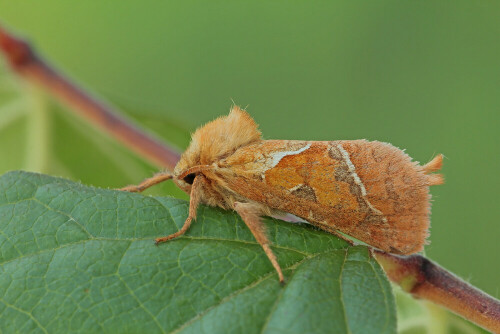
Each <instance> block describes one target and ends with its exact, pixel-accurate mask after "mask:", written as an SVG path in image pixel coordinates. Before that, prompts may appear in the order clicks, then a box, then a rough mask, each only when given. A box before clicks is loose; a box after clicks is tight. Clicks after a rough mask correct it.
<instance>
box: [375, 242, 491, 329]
mask: <svg viewBox="0 0 500 334" xmlns="http://www.w3.org/2000/svg"><path fill="white" fill-rule="evenodd" d="M372 253H373V254H374V255H375V258H376V259H377V261H378V262H379V263H380V265H382V267H383V268H384V270H385V272H386V273H387V276H388V277H389V279H390V280H391V281H393V282H395V283H396V284H398V285H399V286H401V288H402V289H403V290H405V291H406V292H408V293H411V294H412V295H413V296H415V297H418V298H422V299H426V300H430V301H432V302H434V303H436V304H438V305H442V306H444V307H446V308H447V309H449V310H451V311H453V312H454V313H456V314H458V315H460V316H462V317H464V318H466V319H468V320H470V321H472V322H474V323H476V324H477V325H479V326H481V327H483V328H485V329H487V330H489V331H492V332H494V333H500V302H499V301H498V300H497V299H495V298H493V297H491V296H489V295H487V294H486V293H484V292H482V291H481V290H479V289H477V288H475V287H473V286H472V285H470V284H469V283H467V282H465V281H463V280H462V279H460V278H459V277H457V276H455V275H453V274H452V273H450V272H449V271H446V270H445V269H444V268H442V267H440V266H438V265H437V264H435V263H434V262H432V261H430V260H429V259H427V258H425V257H423V256H421V255H411V256H397V255H392V254H387V253H384V252H381V251H378V250H372Z"/></svg>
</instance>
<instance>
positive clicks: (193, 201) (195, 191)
mask: <svg viewBox="0 0 500 334" xmlns="http://www.w3.org/2000/svg"><path fill="white" fill-rule="evenodd" d="M204 181H205V179H204V177H203V176H202V175H197V176H196V177H195V178H194V181H193V185H192V186H191V193H190V199H189V215H188V217H187V219H186V221H185V222H184V225H183V226H182V228H181V229H180V230H179V231H177V232H175V233H173V234H170V235H167V236H166V237H162V238H157V239H156V240H155V242H156V244H157V245H158V244H159V243H162V242H165V241H168V240H170V239H174V238H177V237H178V236H181V235H183V234H184V233H186V231H187V230H188V229H189V226H191V222H192V221H193V220H195V219H196V210H197V209H198V205H199V204H200V197H201V192H202V187H203V183H204Z"/></svg>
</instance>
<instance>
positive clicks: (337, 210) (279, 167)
mask: <svg viewBox="0 0 500 334" xmlns="http://www.w3.org/2000/svg"><path fill="white" fill-rule="evenodd" d="M221 166H222V167H224V168H225V170H226V172H225V175H224V179H225V182H226V183H227V187H229V188H230V189H232V190H233V191H235V192H237V193H239V194H241V196H243V197H245V198H248V199H250V200H253V201H256V202H260V203H264V204H266V205H268V206H269V207H270V208H273V209H277V210H280V211H285V212H290V213H292V214H295V215H297V216H299V217H302V218H304V219H306V220H308V221H310V222H311V223H313V224H315V225H316V226H319V227H321V228H323V229H325V230H332V229H336V230H340V231H342V232H344V233H346V234H348V235H351V236H353V237H355V238H357V239H359V240H361V241H363V242H366V243H368V244H370V245H372V246H374V247H377V248H380V249H382V250H384V251H388V252H392V253H401V254H411V253H414V252H418V251H420V250H422V248H423V245H424V243H425V239H426V237H427V235H428V227H429V208H430V205H429V200H430V195H429V191H428V186H429V184H430V183H431V182H430V180H431V178H430V176H429V175H426V174H425V173H424V170H423V168H422V167H421V166H419V165H418V164H417V163H415V162H412V161H411V158H410V157H409V156H408V155H406V154H405V153H404V152H403V151H401V150H399V149H398V148H396V147H394V146H392V145H390V144H386V143H380V142H368V141H365V140H356V141H334V142H305V141H281V140H280V141H262V142H260V143H258V144H254V145H250V146H248V147H244V148H241V149H239V150H238V151H236V152H235V153H234V154H233V155H232V156H230V157H228V158H227V159H225V160H224V161H223V163H222V164H221Z"/></svg>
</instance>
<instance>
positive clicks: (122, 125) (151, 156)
mask: <svg viewBox="0 0 500 334" xmlns="http://www.w3.org/2000/svg"><path fill="white" fill-rule="evenodd" d="M0 50H1V51H3V53H4V55H5V57H6V58H7V60H8V62H9V64H10V66H11V67H12V69H13V70H14V71H15V72H16V73H17V74H19V75H20V76H22V77H24V78H25V79H26V80H28V81H30V82H34V83H36V84H38V85H40V86H41V87H42V88H43V89H45V90H46V91H48V92H49V93H51V94H52V95H53V96H54V97H55V98H57V99H58V100H59V101H60V102H62V103H64V104H66V105H67V106H68V107H70V108H69V109H70V110H72V111H73V112H75V113H77V114H79V115H81V116H83V117H84V118H86V119H87V120H88V121H90V122H91V123H93V124H96V125H98V126H99V127H101V128H102V129H103V130H104V131H105V132H106V133H108V134H110V135H111V136H113V137H114V138H115V139H117V140H118V141H120V142H121V143H123V144H124V145H125V146H127V147H129V148H130V149H132V150H133V151H135V152H136V153H138V154H139V155H141V156H142V157H144V158H146V159H148V160H149V161H150V162H152V163H153V164H155V165H157V166H159V167H163V168H167V169H169V170H172V169H173V168H174V166H175V164H176V163H177V161H178V160H179V158H180V154H179V152H178V151H177V150H175V149H173V148H171V147H169V146H168V145H166V144H164V143H162V142H161V141H160V140H158V139H156V138H153V137H152V136H151V135H149V134H147V133H146V132H145V131H144V130H141V129H139V128H138V127H137V126H135V125H133V124H132V123H131V122H129V121H128V120H127V119H125V117H123V116H122V115H121V114H120V113H119V112H117V111H116V110H115V109H114V108H113V107H111V106H110V105H109V104H106V103H105V102H103V101H99V100H98V99H97V98H96V97H94V96H92V95H91V94H89V93H88V92H86V91H84V90H83V89H82V88H80V87H78V86H77V85H76V84H75V83H73V82H71V81H70V80H69V79H68V78H66V77H64V76H63V75H61V74H60V73H58V72H57V71H56V70H55V69H54V68H53V67H51V66H50V65H48V64H47V63H46V62H45V61H44V60H43V59H42V58H41V57H40V56H38V55H37V54H36V52H35V51H34V49H33V48H32V47H31V46H30V45H29V44H28V43H27V42H26V41H24V40H22V39H20V38H18V37H16V36H14V35H13V34H12V33H10V32H9V31H8V30H6V29H5V28H4V27H2V26H0Z"/></svg>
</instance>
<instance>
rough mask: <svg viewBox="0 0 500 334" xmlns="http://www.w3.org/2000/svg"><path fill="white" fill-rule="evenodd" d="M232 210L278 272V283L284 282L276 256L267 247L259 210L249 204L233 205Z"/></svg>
mask: <svg viewBox="0 0 500 334" xmlns="http://www.w3.org/2000/svg"><path fill="white" fill-rule="evenodd" d="M234 209H235V210H236V212H238V214H239V215H240V217H241V219H243V221H244V222H245V224H246V225H247V226H248V228H249V229H250V231H251V232H252V234H253V236H254V237H255V239H256V240H257V242H258V243H259V244H260V245H261V246H262V248H263V249H264V252H265V253H266V255H267V257H268V258H269V261H271V263H272V265H273V267H274V269H276V271H277V272H278V276H279V280H280V283H283V282H284V281H285V279H284V277H283V272H282V271H281V267H280V265H279V264H278V260H277V259H276V255H274V253H273V251H272V249H271V247H270V246H269V245H270V244H271V243H270V242H269V239H268V238H267V235H266V226H265V225H264V224H263V223H262V221H261V219H260V216H261V214H262V212H261V210H260V209H259V207H258V206H257V205H254V204H249V203H241V202H236V203H234Z"/></svg>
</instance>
